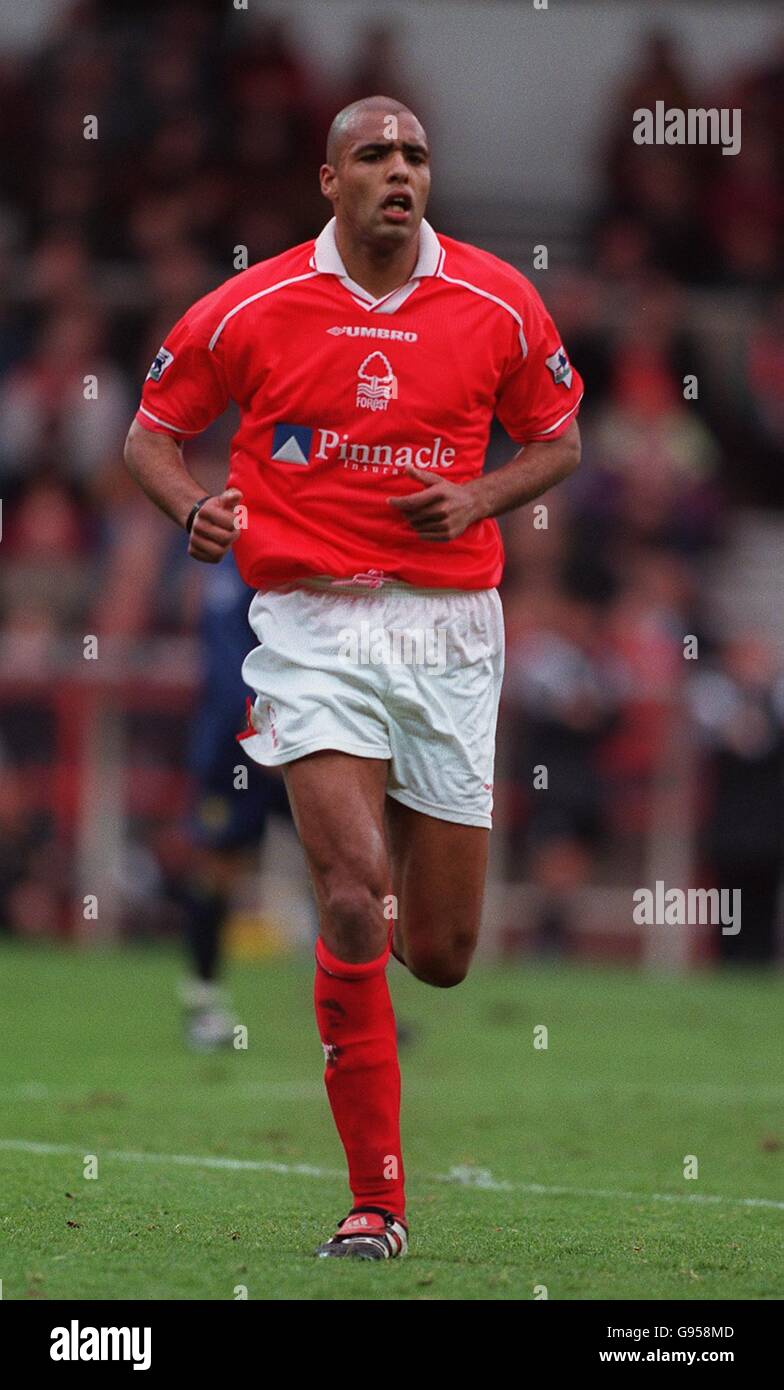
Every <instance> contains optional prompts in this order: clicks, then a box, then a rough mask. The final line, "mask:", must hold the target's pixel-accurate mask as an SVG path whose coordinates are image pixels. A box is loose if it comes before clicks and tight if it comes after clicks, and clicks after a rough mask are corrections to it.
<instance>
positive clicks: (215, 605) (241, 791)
mask: <svg viewBox="0 0 784 1390" xmlns="http://www.w3.org/2000/svg"><path fill="white" fill-rule="evenodd" d="M205 580H206V582H205V585H204V592H203V595H202V606H201V622H200V631H199V636H200V639H201V640H200V646H201V653H202V663H203V678H202V681H201V689H200V695H199V700H198V703H197V706H196V709H195V711H194V714H193V716H192V718H191V729H190V738H189V758H188V765H189V771H190V773H191V775H192V778H193V781H194V783H195V787H194V791H195V796H194V802H193V806H192V808H191V814H190V815H189V817H188V822H187V826H186V834H187V840H188V845H189V852H188V862H187V866H186V870H185V872H184V873H183V874H182V875H181V876H179V877H178V879H177V881H176V882H175V884H174V885H173V887H172V891H171V896H172V897H173V899H174V900H175V902H177V904H178V906H179V907H180V909H181V911H182V915H183V927H184V938H185V948H186V954H187V957H188V961H189V965H190V977H189V978H188V979H185V980H183V981H182V983H181V987H180V995H181V999H182V1003H183V1005H184V1007H185V1032H186V1038H187V1041H188V1044H189V1046H190V1047H192V1048H193V1049H194V1050H196V1051H201V1052H210V1051H213V1050H215V1049H216V1048H219V1047H226V1046H231V1044H233V1042H234V1024H235V1018H234V1015H233V1013H232V1010H231V1008H230V1005H229V1002H228V999H227V997H226V994H225V991H224V990H223V989H222V988H221V984H220V974H221V964H222V957H223V937H224V929H225V925H226V919H227V917H228V915H229V909H230V906H231V897H232V887H233V885H234V883H236V881H237V878H238V876H239V875H240V874H242V873H245V872H247V871H248V868H249V862H250V860H251V856H252V855H254V854H255V855H258V848H259V845H260V844H261V842H262V840H263V838H264V835H265V832H266V828H267V821H268V817H269V815H270V814H278V815H287V813H288V807H287V804H286V793H285V790H284V788H283V785H282V783H281V782H280V780H279V774H278V773H276V772H265V771H263V769H262V768H260V767H254V768H252V769H251V768H248V767H247V766H246V765H245V762H244V760H243V756H242V753H241V751H240V748H238V746H237V743H236V741H235V733H236V730H237V727H238V725H240V724H241V723H242V718H243V711H244V708H245V701H246V698H247V697H248V694H249V692H248V689H247V687H246V686H245V685H244V684H243V681H242V675H241V670H242V663H243V661H244V659H245V657H246V656H247V654H248V652H249V650H250V648H251V647H252V646H253V632H252V630H251V628H250V627H249V626H248V616H247V615H248V605H249V602H250V598H251V597H252V595H251V593H250V591H249V589H248V587H247V585H245V584H243V582H242V579H241V578H240V576H239V574H238V573H237V569H236V566H235V565H234V561H233V557H232V556H231V554H229V556H228V558H227V561H226V562H225V563H224V564H222V565H221V566H220V568H219V569H208V570H207V571H206V573H205ZM238 768H243V769H244V771H245V784H244V785H243V784H242V781H240V785H238V782H237V772H238Z"/></svg>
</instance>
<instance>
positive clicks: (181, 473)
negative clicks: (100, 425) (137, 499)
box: [123, 420, 242, 565]
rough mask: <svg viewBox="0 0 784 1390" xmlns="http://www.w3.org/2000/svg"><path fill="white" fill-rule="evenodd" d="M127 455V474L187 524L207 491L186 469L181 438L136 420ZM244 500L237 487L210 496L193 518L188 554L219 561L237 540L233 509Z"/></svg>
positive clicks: (179, 521)
mask: <svg viewBox="0 0 784 1390" xmlns="http://www.w3.org/2000/svg"><path fill="white" fill-rule="evenodd" d="M123 457H124V459H125V465H126V467H127V469H128V472H129V473H130V474H131V476H132V477H133V478H135V480H136V482H137V483H138V484H139V486H140V487H141V488H142V489H143V491H144V492H146V494H147V496H148V497H149V498H150V499H151V501H153V502H154V503H155V505H156V506H157V507H160V509H161V511H162V512H165V513H166V515H167V516H169V517H171V519H172V521H176V523H177V525H178V526H182V527H185V524H186V522H187V520H188V518H189V516H190V514H191V511H192V509H193V507H194V504H195V503H196V502H198V501H200V500H201V498H203V497H204V494H205V489H204V488H203V487H201V486H200V485H199V483H198V482H197V481H196V479H195V478H194V477H192V476H191V474H190V473H189V472H188V469H187V468H186V466H185V459H184V457H183V449H182V442H181V441H180V440H178V439H175V438H174V436H173V435H171V434H157V433H154V432H153V431H152V430H146V429H144V427H143V426H142V425H140V424H139V422H138V421H137V420H134V421H133V423H132V425H131V428H130V429H129V431H128V437H127V439H126V441H125V450H124V454H123ZM241 500H242V493H241V492H239V491H238V490H237V488H227V489H226V491H225V492H222V493H221V494H220V495H219V496H217V497H210V498H209V499H208V501H206V502H204V503H203V504H202V506H201V507H200V508H199V510H198V512H197V513H196V516H195V518H194V521H193V524H192V527H191V533H190V539H189V542H188V554H189V555H192V556H193V558H194V559H195V560H203V561H204V562H205V563H206V564H210V565H216V564H217V563H218V561H219V560H221V559H222V558H223V556H224V555H225V553H226V551H227V550H228V549H229V546H230V545H231V544H232V542H233V541H235V540H236V538H237V529H236V526H235V521H234V508H235V507H236V506H237V503H238V502H240V501H241Z"/></svg>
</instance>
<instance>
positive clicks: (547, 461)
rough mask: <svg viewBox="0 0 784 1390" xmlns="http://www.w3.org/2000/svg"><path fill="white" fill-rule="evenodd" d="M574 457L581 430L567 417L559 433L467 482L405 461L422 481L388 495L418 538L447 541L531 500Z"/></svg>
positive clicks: (564, 472)
mask: <svg viewBox="0 0 784 1390" xmlns="http://www.w3.org/2000/svg"><path fill="white" fill-rule="evenodd" d="M579 462H580V431H579V428H578V425H577V421H576V420H572V421H570V423H569V425H568V426H567V428H566V429H565V430H564V432H563V434H562V435H560V436H559V437H558V439H552V440H546V441H542V440H539V441H534V442H533V443H531V444H527V445H526V446H525V447H524V448H523V449H521V450H520V451H519V453H517V454H515V456H514V458H513V459H511V460H510V462H509V463H505V464H503V465H502V467H501V468H497V469H495V471H494V472H493V473H488V474H485V475H484V476H483V477H481V478H475V479H474V480H473V481H472V482H470V483H462V484H461V483H452V482H450V481H449V480H448V479H447V478H438V477H436V476H434V475H433V474H431V473H429V472H427V471H425V470H424V469H422V468H414V467H413V466H411V465H409V466H408V467H407V468H406V472H407V473H408V474H409V476H410V477H411V478H414V479H416V481H417V482H418V483H422V484H423V491H422V492H415V493H413V494H412V495H411V496H408V497H393V498H390V501H391V503H392V505H393V506H394V507H397V508H398V509H399V510H400V511H401V512H402V513H403V515H404V516H405V517H406V518H407V519H408V521H409V522H410V523H411V525H412V526H413V528H414V530H415V531H417V532H418V534H419V535H420V536H421V537H422V539H423V540H430V541H452V540H456V539H457V537H458V536H462V534H463V532H464V531H465V530H466V528H467V527H468V526H471V525H472V524H473V523H474V522H475V521H482V520H483V519H484V518H485V517H489V516H500V515H501V513H502V512H511V511H513V510H514V509H515V507H524V506H525V504H526V502H533V500H534V498H535V497H541V495H542V493H543V492H547V491H548V489H549V488H551V487H554V486H555V484H556V483H560V482H562V481H563V479H564V478H567V477H568V476H569V474H570V473H573V472H574V470H575V468H576V467H577V465H578V463H579Z"/></svg>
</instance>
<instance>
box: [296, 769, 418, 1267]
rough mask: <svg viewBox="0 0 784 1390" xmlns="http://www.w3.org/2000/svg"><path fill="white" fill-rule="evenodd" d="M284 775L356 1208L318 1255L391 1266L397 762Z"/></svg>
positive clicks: (396, 1201)
mask: <svg viewBox="0 0 784 1390" xmlns="http://www.w3.org/2000/svg"><path fill="white" fill-rule="evenodd" d="M285 777H286V786H287V788H288V792H289V797H290V800H291V808H292V812H293V815H294V821H295V824H296V826H297V830H298V832H299V836H300V839H301V841H302V845H303V848H304V850H305V855H306V857H307V861H308V866H309V869H310V873H311V876H312V879H313V886H314V890H315V894H316V901H317V904H318V911H319V923H320V936H319V940H318V941H317V943H316V982H315V991H314V1000H315V1007H316V1018H317V1022H318V1028H319V1034H320V1037H321V1041H322V1044H323V1047H324V1057H325V1063H326V1067H325V1073H324V1080H325V1084H326V1088H327V1094H328V1096H329V1101H330V1105H331V1108H332V1113H333V1116H334V1119H335V1124H336V1126H337V1129H338V1133H339V1135H340V1138H341V1141H342V1143H343V1147H344V1149H345V1152H346V1159H347V1162H348V1169H349V1183H350V1186H351V1191H352V1195H353V1203H354V1205H353V1208H352V1215H351V1216H350V1217H349V1218H348V1219H347V1223H344V1224H343V1226H341V1228H340V1231H339V1238H338V1239H335V1238H333V1240H332V1241H331V1242H328V1243H327V1245H325V1246H322V1247H321V1249H320V1251H319V1253H320V1254H329V1255H332V1254H363V1255H366V1256H367V1257H370V1258H385V1257H388V1256H389V1255H396V1254H401V1253H403V1252H404V1250H405V1236H406V1233H405V1227H404V1225H402V1219H403V1218H404V1215H405V1197H404V1187H403V1161H402V1155H401V1151H400V1070H399V1067H398V1060H397V1041H396V1037H395V1018H394V1013H393V1011H392V1003H391V1000H390V997H389V990H388V987H387V980H386V967H387V961H388V958H389V935H390V923H389V921H388V920H387V918H386V917H385V898H386V897H387V895H388V894H389V893H390V892H391V874H390V866H389V858H388V853H387V843H386V836H385V829H384V802H385V787H386V780H387V762H386V760H385V759H381V758H361V757H354V756H352V755H350V754H346V753H339V752H334V751H329V750H327V751H322V752H318V753H313V754H310V755H309V756H307V757H304V758H300V759H297V760H296V761H293V762H291V763H289V764H288V765H287V766H286V768H285ZM358 1209H359V1210H358ZM393 1218H397V1220H394V1219H393ZM376 1227H377V1228H378V1229H376Z"/></svg>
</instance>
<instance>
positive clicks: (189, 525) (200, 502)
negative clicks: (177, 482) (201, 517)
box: [185, 492, 213, 535]
mask: <svg viewBox="0 0 784 1390" xmlns="http://www.w3.org/2000/svg"><path fill="white" fill-rule="evenodd" d="M212 496H213V494H212V493H211V492H208V493H207V496H206V497H200V498H199V500H198V502H194V504H193V506H192V507H191V509H190V511H189V512H188V518H187V520H186V522H185V530H186V531H187V532H188V535H190V533H191V531H192V530H193V523H194V521H195V520H196V513H197V512H198V511H199V508H200V507H203V506H204V503H205V502H209V500H210V498H211V497H212Z"/></svg>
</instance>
